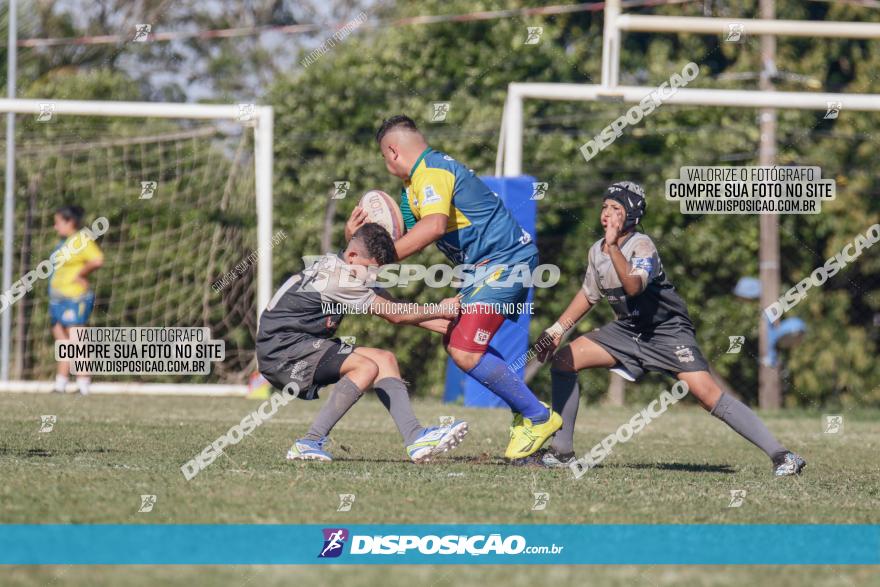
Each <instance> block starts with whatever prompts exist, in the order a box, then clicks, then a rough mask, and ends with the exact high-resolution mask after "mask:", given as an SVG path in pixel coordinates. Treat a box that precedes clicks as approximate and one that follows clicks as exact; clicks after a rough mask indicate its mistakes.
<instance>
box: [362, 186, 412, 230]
mask: <svg viewBox="0 0 880 587" xmlns="http://www.w3.org/2000/svg"><path fill="white" fill-rule="evenodd" d="M358 206H360V207H361V208H363V209H364V211H365V212H366V213H367V217H368V219H369V220H368V221H369V222H375V223H376V224H378V225H379V226H382V227H383V228H384V229H385V230H387V231H388V233H389V234H390V235H391V239H392V240H397V239H399V238H400V237H402V236H403V233H404V232H406V227H405V226H404V224H403V214H401V213H400V207H399V206H398V205H397V202H395V201H394V199H393V198H392V197H391V196H389V195H388V194H386V193H385V192H383V191H380V190H370V191H368V192H367V193H365V194H364V195H363V196H361V199H360V201H359V202H358Z"/></svg>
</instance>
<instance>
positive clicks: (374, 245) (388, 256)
mask: <svg viewBox="0 0 880 587" xmlns="http://www.w3.org/2000/svg"><path fill="white" fill-rule="evenodd" d="M355 239H357V240H358V241H360V242H361V243H363V245H364V248H366V249H367V254H368V255H370V257H371V258H373V259H376V261H377V262H378V263H379V265H388V264H389V263H396V262H397V250H395V248H394V241H393V240H392V239H391V235H390V234H388V231H387V230H385V227H383V226H381V225H379V224H376V223H375V222H368V223H367V224H364V225H363V226H361V227H360V228H358V229H357V230H356V231H355V233H354V234H353V235H352V236H351V240H355Z"/></svg>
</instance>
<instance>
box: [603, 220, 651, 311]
mask: <svg viewBox="0 0 880 587" xmlns="http://www.w3.org/2000/svg"><path fill="white" fill-rule="evenodd" d="M622 225H623V221H622V219H621V218H618V217H612V218H611V219H610V221H609V222H608V226H607V227H606V228H605V245H606V249H607V250H608V256H609V257H611V264H612V265H613V266H614V272H615V273H617V277H618V279H620V284H621V286H623V291H624V292H626V295H628V296H630V297H633V296H637V295H639V294H640V293H642V292H643V291H645V288H646V287H648V273H647V272H646V271H644V270H643V269H635V270H634V269H633V266H632V265H630V263H629V261H627V260H626V257H625V256H624V255H623V251H621V250H620V247H619V246H618V243H617V241H618V240H619V238H620V229H621V226H622ZM630 238H632V237H630Z"/></svg>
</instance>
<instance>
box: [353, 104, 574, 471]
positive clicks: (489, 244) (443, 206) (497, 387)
mask: <svg viewBox="0 0 880 587" xmlns="http://www.w3.org/2000/svg"><path fill="white" fill-rule="evenodd" d="M376 141H377V142H378V143H379V148H380V150H381V151H382V157H383V158H384V159H385V165H386V167H387V169H388V172H389V173H391V174H392V175H394V176H396V177H399V178H400V179H402V180H403V184H404V189H403V191H402V193H401V212H402V213H403V217H404V221H405V223H406V226H407V229H408V230H407V233H406V234H405V235H403V236H402V237H401V238H400V239H398V240H397V242H396V243H395V248H396V250H397V256H398V258H400V259H401V260H402V259H405V258H407V257H409V256H410V255H412V254H414V253H417V252H418V251H421V250H422V249H424V248H425V247H427V246H428V245H430V244H431V243H436V245H437V248H438V249H440V250H441V251H442V252H443V253H444V254H445V255H446V257H447V258H448V259H449V260H450V261H452V262H453V263H454V264H456V265H468V266H473V267H474V268H476V269H475V272H474V273H473V276H474V277H475V279H474V280H473V282H472V283H469V284H467V285H465V286H464V287H463V288H462V289H461V292H460V295H461V306H462V313H461V314H460V316H459V317H458V319H456V320H454V321H452V322H451V323H450V326H449V329H448V330H447V333H446V336H445V337H444V346H445V347H446V350H447V352H448V353H449V356H450V357H452V360H453V361H454V362H455V364H456V365H458V366H459V368H461V369H462V370H463V371H465V372H466V373H467V374H468V375H470V376H471V377H473V378H475V379H477V380H478V381H480V382H481V383H482V384H483V385H485V386H486V387H487V388H489V389H490V390H492V391H493V392H494V393H495V394H496V395H498V396H499V397H500V398H501V399H503V400H504V401H505V402H506V403H507V404H508V405H509V406H510V408H511V410H512V411H513V413H514V424H513V426H512V427H511V435H510V444H509V445H508V447H507V450H506V451H505V456H506V457H507V458H510V459H518V458H522V457H526V456H528V455H530V454H532V453H534V452H535V451H537V450H538V449H540V448H541V446H543V444H544V443H545V442H546V441H547V440H548V439H549V438H550V436H552V435H553V433H554V432H556V430H558V429H559V427H560V426H561V425H562V419H561V417H560V416H559V414H557V413H555V412H553V411H552V410H551V409H550V408H549V407H548V406H547V405H546V404H543V403H541V402H540V401H539V400H538V398H537V397H535V394H534V393H532V391H531V390H530V389H529V388H528V387H527V386H526V384H525V383H524V382H523V381H522V380H521V379H520V378H519V377H518V376H517V375H516V373H514V371H513V370H512V369H509V368H508V365H507V364H506V363H505V362H504V361H503V360H502V359H501V357H500V356H499V355H498V353H497V352H495V351H494V350H493V349H491V348H490V347H489V342H490V341H491V340H492V337H493V336H494V334H495V333H496V332H497V331H498V329H499V328H500V327H501V324H503V323H504V320H505V319H509V318H515V316H514V315H511V314H505V313H504V312H505V310H504V308H515V307H516V306H517V305H518V304H521V303H523V302H525V301H526V298H527V297H528V293H529V292H528V284H527V283H523V281H524V280H522V279H517V278H516V277H517V276H521V275H523V274H524V273H526V274H528V275H531V272H532V271H533V270H534V269H535V267H536V266H537V257H538V249H537V247H535V244H534V243H533V242H532V237H531V235H529V233H527V232H526V231H525V230H524V229H523V228H522V227H521V226H520V225H519V223H517V221H516V220H515V219H514V218H513V216H512V215H511V214H510V212H509V211H508V210H507V208H505V207H504V204H503V203H502V202H501V200H500V199H499V198H498V196H497V195H496V194H495V193H494V192H492V190H490V189H489V187H488V186H487V185H486V184H485V183H483V182H482V181H481V180H480V179H479V178H478V177H477V176H476V175H475V174H474V173H473V171H471V170H470V169H468V168H467V167H465V166H464V165H462V164H461V163H459V162H458V161H456V160H455V159H453V158H452V157H450V156H449V155H446V154H444V153H441V152H439V151H435V150H434V149H432V148H431V147H429V146H428V143H427V142H426V141H425V137H424V136H423V135H422V133H421V132H419V129H418V128H417V127H416V124H415V123H414V122H413V121H412V120H411V119H410V118H408V117H406V116H402V115H398V116H393V117H391V118H389V119H388V120H386V121H384V122H383V123H382V126H381V127H380V128H379V131H378V133H377V134H376ZM354 214H355V215H356V214H359V213H358V212H357V210H356V211H355V213H354ZM355 215H353V217H356V216H355ZM480 268H482V269H483V270H484V271H483V274H482V275H481V272H480V271H479V269H480Z"/></svg>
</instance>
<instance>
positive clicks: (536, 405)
mask: <svg viewBox="0 0 880 587" xmlns="http://www.w3.org/2000/svg"><path fill="white" fill-rule="evenodd" d="M468 375H470V376H471V377H473V378H474V379H476V380H477V381H479V382H480V383H482V384H483V385H485V386H486V387H488V388H489V389H491V390H492V392H493V393H495V395H497V396H498V397H500V398H501V399H503V400H504V401H505V402H507V405H509V406H510V409H512V410H513V411H515V412H519V413H520V414H522V415H523V416H524V417H526V418H528V419H529V420H531V422H532V424H540V423H541V422H546V421H547V419H548V418H550V412H549V410H547V408H545V407H544V405H543V404H541V402H539V401H538V398H536V397H535V394H534V393H532V390H531V389H529V388H528V387H527V386H526V384H525V383H523V381H522V379H520V378H519V377H517V375H516V373H514V372H513V371H511V370H510V369H508V368H507V363H505V362H504V361H502V360H501V358H500V357H499V356H498V355H497V354H496V353H492V352H487V353H485V354H484V355H483V357H482V358H481V359H480V362H479V363H477V365H476V366H475V367H474V368H473V369H471V370H470V371H468Z"/></svg>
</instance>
